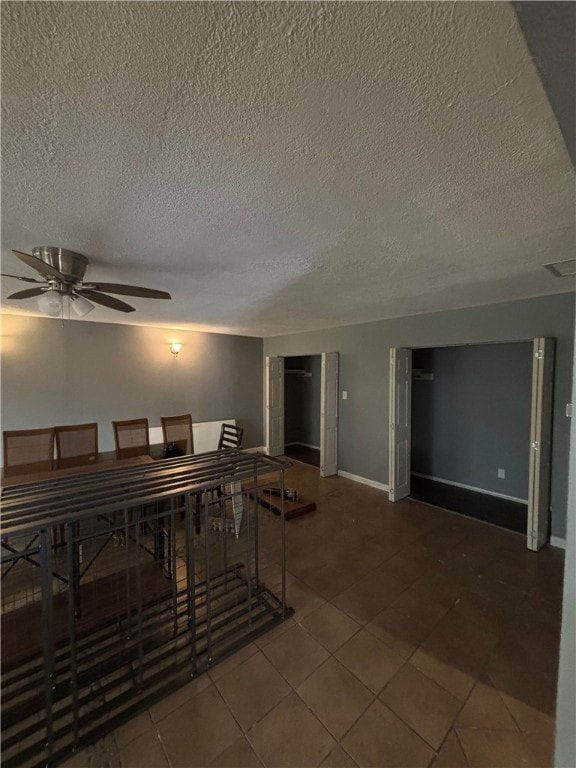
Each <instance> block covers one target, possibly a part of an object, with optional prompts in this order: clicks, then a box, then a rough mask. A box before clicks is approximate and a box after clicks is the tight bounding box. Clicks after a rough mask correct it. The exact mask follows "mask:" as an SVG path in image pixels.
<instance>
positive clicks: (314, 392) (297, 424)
mask: <svg viewBox="0 0 576 768" xmlns="http://www.w3.org/2000/svg"><path fill="white" fill-rule="evenodd" d="M284 366H285V369H286V368H292V369H300V370H305V371H308V372H309V373H311V374H312V376H311V377H309V378H306V377H302V376H293V375H290V374H285V376H284V441H285V442H286V443H302V444H303V445H314V446H316V447H320V376H321V371H322V359H321V357H320V355H308V356H305V357H288V358H286V360H285V361H284Z"/></svg>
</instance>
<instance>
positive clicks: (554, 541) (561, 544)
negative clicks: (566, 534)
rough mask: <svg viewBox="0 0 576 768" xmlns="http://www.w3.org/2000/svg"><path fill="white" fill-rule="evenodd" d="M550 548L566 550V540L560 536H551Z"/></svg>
mask: <svg viewBox="0 0 576 768" xmlns="http://www.w3.org/2000/svg"><path fill="white" fill-rule="evenodd" d="M550 546H551V547H558V549H566V539H561V538H560V536H550Z"/></svg>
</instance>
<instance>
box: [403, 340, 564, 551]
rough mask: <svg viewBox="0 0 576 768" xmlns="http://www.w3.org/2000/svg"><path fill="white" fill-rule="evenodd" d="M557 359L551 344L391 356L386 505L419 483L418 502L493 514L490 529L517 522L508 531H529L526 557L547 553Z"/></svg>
mask: <svg viewBox="0 0 576 768" xmlns="http://www.w3.org/2000/svg"><path fill="white" fill-rule="evenodd" d="M553 359H554V341H553V340H552V339H543V338H540V339H534V340H533V341H532V343H522V342H514V343H512V342H511V343H502V344H499V343H494V344H480V345H467V346H463V347H442V348H436V349H427V350H410V349H392V350H391V353H390V414H391V418H390V444H389V473H390V474H389V477H390V500H391V501H398V500H399V499H401V498H404V497H405V496H408V495H411V494H412V485H413V484H414V491H415V495H416V497H417V498H418V497H420V498H421V499H422V500H426V501H429V503H434V504H436V505H438V506H445V507H446V508H452V509H454V504H455V503H456V504H460V503H468V504H470V505H471V507H474V506H476V509H479V508H480V509H482V510H483V512H484V513H486V511H487V512H488V513H489V512H490V507H493V508H494V509H495V510H496V514H495V515H494V516H493V517H490V515H489V514H488V522H492V523H495V524H498V523H499V522H500V523H501V522H502V520H503V519H504V520H506V519H508V520H510V519H513V520H514V525H505V527H510V528H512V529H514V530H520V529H524V530H526V532H527V546H528V548H529V549H533V550H537V549H539V548H540V547H542V546H543V545H544V544H545V543H546V542H547V540H548V534H549V530H548V529H549V509H550V503H549V474H550V436H551V405H552V384H553ZM457 371H458V373H457ZM462 372H463V375H460V374H461V373H462ZM504 390H507V391H506V392H504ZM438 393H440V394H438ZM430 443H432V445H430ZM479 493H480V494H481V496H480V497H478V494H479ZM474 494H475V495H474ZM490 496H492V499H489V497H490ZM424 497H425V498H424ZM459 497H460V498H459ZM463 497H467V498H464V501H462V500H463ZM487 499H489V503H486V500H487ZM494 499H499V501H498V502H496V501H493V500H494ZM455 511H462V510H459V509H456V510H455ZM473 516H479V517H481V515H479V514H475V515H473ZM502 516H503V517H502ZM499 517H500V519H498V518H499ZM483 519H486V516H484V517H483Z"/></svg>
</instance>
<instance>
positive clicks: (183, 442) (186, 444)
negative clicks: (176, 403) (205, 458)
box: [160, 413, 194, 454]
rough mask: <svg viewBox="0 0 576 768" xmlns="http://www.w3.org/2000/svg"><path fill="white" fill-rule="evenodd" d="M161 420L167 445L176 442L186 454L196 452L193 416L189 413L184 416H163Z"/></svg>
mask: <svg viewBox="0 0 576 768" xmlns="http://www.w3.org/2000/svg"><path fill="white" fill-rule="evenodd" d="M160 421H161V422H162V435H163V437H164V444H165V445H169V444H170V443H175V444H176V445H177V446H178V447H179V448H180V449H181V450H182V451H184V453H185V454H191V453H194V434H193V432H192V416H191V415H190V414H189V413H184V414H182V416H161V417H160Z"/></svg>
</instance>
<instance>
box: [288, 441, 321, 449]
mask: <svg viewBox="0 0 576 768" xmlns="http://www.w3.org/2000/svg"><path fill="white" fill-rule="evenodd" d="M292 445H301V446H302V447H303V448H314V450H316V451H319V450H320V446H319V445H310V443H301V442H299V441H297V442H295V443H284V448H290V446H292Z"/></svg>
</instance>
